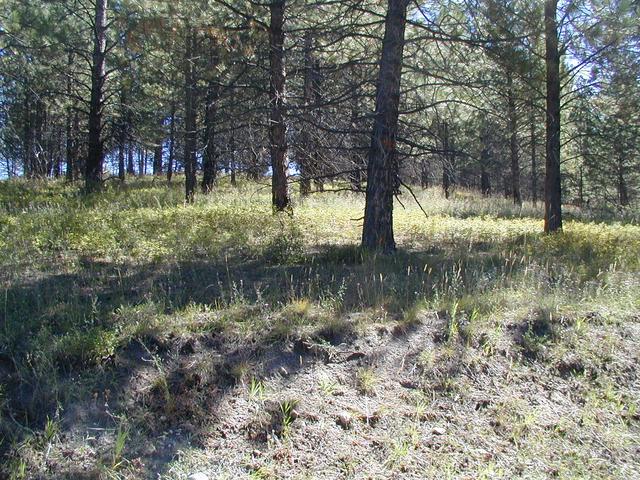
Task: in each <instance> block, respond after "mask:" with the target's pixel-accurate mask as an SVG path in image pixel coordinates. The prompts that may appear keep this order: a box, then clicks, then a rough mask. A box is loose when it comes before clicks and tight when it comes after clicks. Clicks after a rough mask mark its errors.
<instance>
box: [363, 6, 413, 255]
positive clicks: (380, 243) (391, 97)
mask: <svg viewBox="0 0 640 480" xmlns="http://www.w3.org/2000/svg"><path fill="white" fill-rule="evenodd" d="M406 21H407V0H388V6H387V16H386V18H385V32H384V39H383V41H382V57H381V59H380V71H379V74H378V86H377V92H376V112H375V120H374V125H373V133H372V135H371V146H370V148H369V156H368V164H367V192H366V200H365V209H364V225H363V229H362V247H363V248H365V249H369V250H377V251H381V252H383V253H391V252H393V251H394V250H395V248H396V243H395V240H394V238H393V195H394V193H396V191H397V190H398V186H399V179H398V159H397V151H396V136H397V132H398V113H399V112H398V108H399V104H400V75H401V73H402V52H403V49H404V30H405V24H406Z"/></svg>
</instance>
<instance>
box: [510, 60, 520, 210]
mask: <svg viewBox="0 0 640 480" xmlns="http://www.w3.org/2000/svg"><path fill="white" fill-rule="evenodd" d="M513 88H514V87H513V74H512V73H511V70H507V110H508V118H509V120H508V122H509V153H510V156H511V195H512V196H513V203H514V204H515V205H520V206H521V205H522V196H521V195H520V159H519V158H518V119H517V116H516V115H517V112H516V99H515V92H514V91H513Z"/></svg>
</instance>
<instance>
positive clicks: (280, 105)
mask: <svg viewBox="0 0 640 480" xmlns="http://www.w3.org/2000/svg"><path fill="white" fill-rule="evenodd" d="M269 8H270V13H271V23H270V27H269V42H270V43H269V44H270V55H269V58H270V67H271V82H270V89H269V95H270V101H271V118H270V119H269V140H270V149H271V169H272V177H271V194H272V200H271V201H272V205H273V209H274V211H276V212H281V211H283V210H285V209H287V207H288V206H289V192H288V188H287V165H286V156H287V127H286V124H285V120H284V109H285V104H284V100H285V69H284V30H283V26H284V11H285V0H272V2H271V3H270V5H269Z"/></svg>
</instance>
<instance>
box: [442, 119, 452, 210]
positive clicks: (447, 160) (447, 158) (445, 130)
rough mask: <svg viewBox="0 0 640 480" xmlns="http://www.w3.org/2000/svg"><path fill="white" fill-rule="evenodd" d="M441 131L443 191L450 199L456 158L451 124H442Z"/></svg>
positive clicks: (445, 196)
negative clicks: (450, 128) (450, 129)
mask: <svg viewBox="0 0 640 480" xmlns="http://www.w3.org/2000/svg"><path fill="white" fill-rule="evenodd" d="M440 131H441V137H442V190H443V191H444V198H447V199H448V198H449V196H450V195H451V187H452V185H453V169H454V166H453V162H454V156H453V154H452V152H451V150H452V148H451V141H450V137H449V124H448V123H447V122H444V123H442V125H441V130H440Z"/></svg>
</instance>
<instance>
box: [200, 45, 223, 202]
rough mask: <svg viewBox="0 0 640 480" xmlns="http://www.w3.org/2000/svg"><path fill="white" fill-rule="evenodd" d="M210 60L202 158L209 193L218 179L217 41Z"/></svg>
mask: <svg viewBox="0 0 640 480" xmlns="http://www.w3.org/2000/svg"><path fill="white" fill-rule="evenodd" d="M210 49H211V51H210V55H211V58H210V60H209V75H211V76H212V77H211V78H210V79H209V82H208V85H207V98H206V105H205V115H204V125H205V138H206V142H207V143H206V145H205V147H204V157H203V159H202V193H209V192H210V191H211V190H213V184H214V182H215V180H216V171H217V168H218V166H217V163H218V162H217V156H218V152H217V151H216V150H217V149H216V116H217V113H218V100H219V97H220V85H219V83H218V81H217V79H216V78H213V75H214V74H213V72H214V71H215V69H216V67H217V66H218V63H219V57H218V52H217V47H216V45H215V42H214V41H213V40H212V41H211V45H210Z"/></svg>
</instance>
